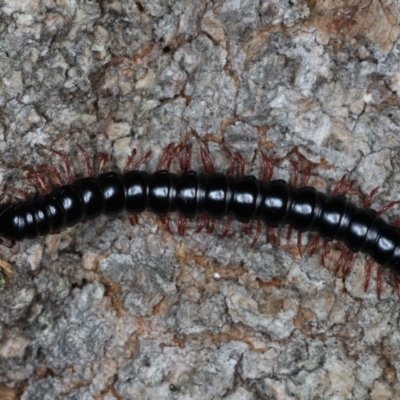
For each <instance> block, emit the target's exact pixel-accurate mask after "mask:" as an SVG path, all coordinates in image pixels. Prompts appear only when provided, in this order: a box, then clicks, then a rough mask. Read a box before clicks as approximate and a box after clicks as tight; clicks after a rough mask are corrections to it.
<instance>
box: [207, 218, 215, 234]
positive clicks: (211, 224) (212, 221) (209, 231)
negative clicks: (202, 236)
mask: <svg viewBox="0 0 400 400" xmlns="http://www.w3.org/2000/svg"><path fill="white" fill-rule="evenodd" d="M214 230H215V218H211V220H210V226H209V227H208V233H213V232H214Z"/></svg>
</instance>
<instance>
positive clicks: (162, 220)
mask: <svg viewBox="0 0 400 400" xmlns="http://www.w3.org/2000/svg"><path fill="white" fill-rule="evenodd" d="M159 218H160V221H161V222H162V223H163V224H164V225H165V228H166V229H167V231H168V232H169V233H170V234H171V235H173V233H172V230H171V225H170V223H169V218H168V217H159Z"/></svg>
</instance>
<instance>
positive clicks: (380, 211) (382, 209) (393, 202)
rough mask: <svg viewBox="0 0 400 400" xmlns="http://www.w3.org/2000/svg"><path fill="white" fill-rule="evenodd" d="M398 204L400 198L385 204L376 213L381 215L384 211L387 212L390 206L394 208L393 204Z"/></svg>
mask: <svg viewBox="0 0 400 400" xmlns="http://www.w3.org/2000/svg"><path fill="white" fill-rule="evenodd" d="M396 204H400V200H396V201H391V202H390V203H388V204H386V205H385V206H383V207H382V208H381V209H380V210H379V211H378V213H377V214H376V215H378V216H381V215H382V214H383V213H385V212H386V211H387V210H389V208H392V207H393V206H395V205H396Z"/></svg>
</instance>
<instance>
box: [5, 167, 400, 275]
mask: <svg viewBox="0 0 400 400" xmlns="http://www.w3.org/2000/svg"><path fill="white" fill-rule="evenodd" d="M124 210H126V211H127V212H128V213H130V214H133V215H138V214H140V213H142V212H143V211H145V210H150V211H152V212H153V213H154V214H156V215H158V216H167V215H168V214H169V213H171V212H178V213H179V214H181V215H182V216H183V217H187V218H193V217H195V216H198V215H204V214H205V215H208V216H210V217H211V218H215V219H221V218H223V217H227V216H228V217H229V216H230V217H232V218H235V219H236V220H238V221H240V222H243V223H247V222H249V221H252V220H261V221H263V222H264V223H265V224H266V225H267V226H269V227H279V226H282V225H290V226H291V227H293V228H294V229H296V230H298V231H299V232H307V231H313V232H317V233H318V234H319V235H320V236H321V237H323V238H324V239H326V240H328V241H331V240H338V241H341V242H343V243H344V244H345V245H346V246H347V247H348V248H349V249H350V250H352V251H353V252H362V253H366V254H368V255H369V256H370V257H371V258H372V259H373V260H374V261H376V262H377V263H378V264H380V265H382V266H385V267H388V268H390V269H392V270H393V271H395V272H396V273H400V229H399V228H398V227H396V226H395V225H392V224H389V223H388V222H386V221H385V220H384V219H383V218H381V217H380V215H379V214H378V213H377V212H376V211H374V210H372V209H366V208H362V207H358V206H356V205H354V204H353V203H351V202H350V201H349V200H347V199H346V197H345V196H343V195H332V196H328V195H326V194H324V193H322V192H319V191H317V190H316V189H315V188H313V187H300V188H298V187H294V186H292V185H290V184H288V183H286V182H285V181H283V180H275V181H270V182H266V181H262V180H258V179H256V178H255V177H253V176H243V177H240V178H236V177H233V176H230V175H225V174H210V175H200V174H197V173H196V172H194V171H186V172H183V173H182V174H180V175H177V174H174V173H171V172H169V171H167V170H160V171H157V172H155V173H153V174H150V173H147V172H145V171H138V170H134V171H128V172H126V173H123V174H122V173H115V172H105V173H102V174H100V175H98V176H96V177H94V176H93V177H87V178H81V179H77V180H75V181H73V182H71V183H70V184H66V185H63V186H60V187H58V188H56V189H54V190H52V191H51V192H50V193H48V194H45V195H41V196H39V197H37V198H36V199H35V200H32V201H20V202H17V203H4V204H2V205H0V236H2V237H4V238H7V239H10V240H15V241H20V240H24V239H34V238H36V237H38V236H39V235H47V234H49V233H52V232H59V231H61V230H62V229H64V228H65V227H70V226H73V225H75V224H77V223H79V222H80V221H82V220H90V219H93V218H96V217H98V216H99V215H101V214H105V215H117V214H119V213H121V212H122V211H124Z"/></svg>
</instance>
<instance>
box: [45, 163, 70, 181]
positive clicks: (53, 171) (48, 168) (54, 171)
mask: <svg viewBox="0 0 400 400" xmlns="http://www.w3.org/2000/svg"><path fill="white" fill-rule="evenodd" d="M38 168H39V169H43V170H45V171H47V172H50V173H51V174H52V175H54V176H55V177H56V178H57V180H58V183H59V184H60V185H65V180H64V179H63V178H62V177H61V174H60V173H59V172H58V170H57V168H55V167H53V166H52V165H51V164H42V165H39V167H38Z"/></svg>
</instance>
